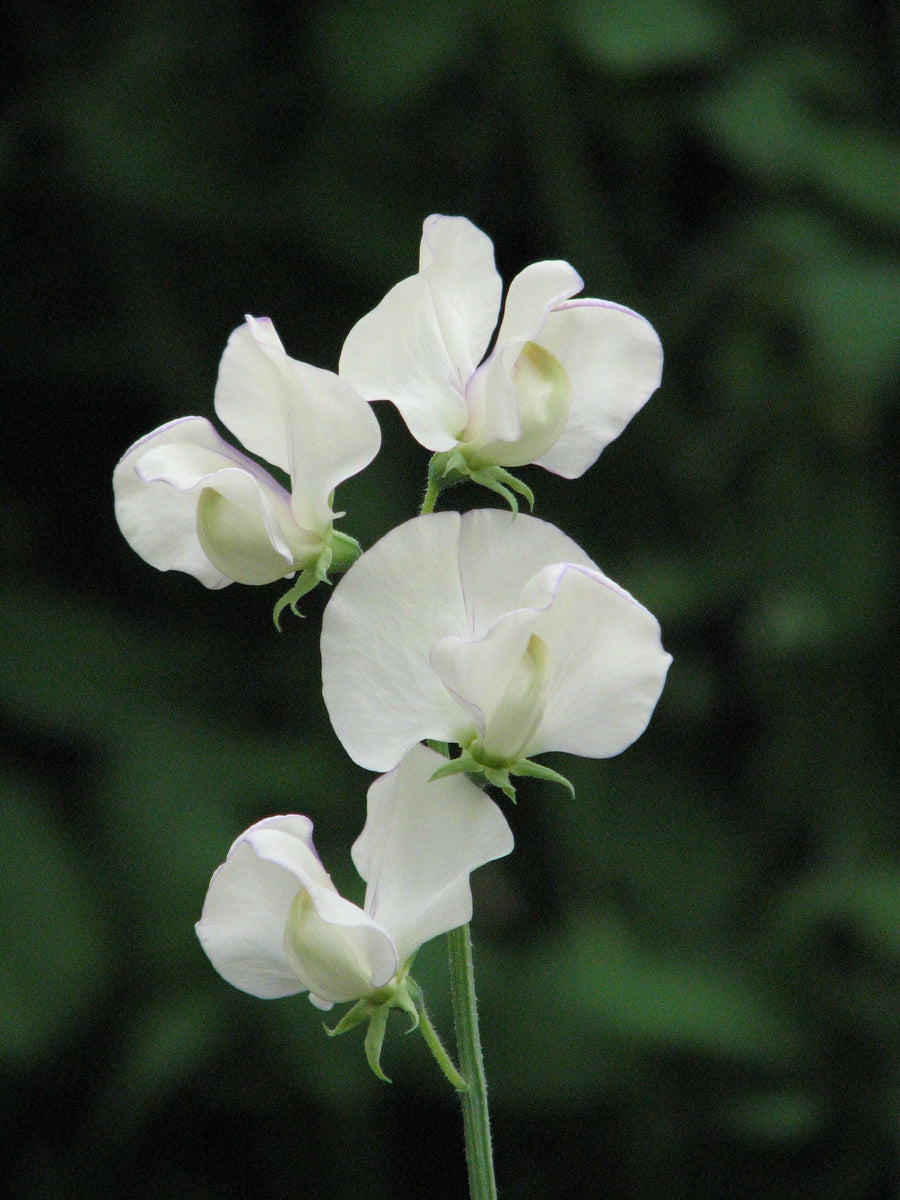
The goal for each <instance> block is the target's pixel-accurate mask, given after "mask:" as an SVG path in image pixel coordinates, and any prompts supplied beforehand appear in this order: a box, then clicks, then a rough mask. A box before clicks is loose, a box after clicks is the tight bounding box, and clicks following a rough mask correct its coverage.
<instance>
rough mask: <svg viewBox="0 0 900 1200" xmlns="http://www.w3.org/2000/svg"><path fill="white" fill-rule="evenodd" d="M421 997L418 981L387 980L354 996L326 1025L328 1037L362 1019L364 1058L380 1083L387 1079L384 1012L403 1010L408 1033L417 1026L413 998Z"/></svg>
mask: <svg viewBox="0 0 900 1200" xmlns="http://www.w3.org/2000/svg"><path fill="white" fill-rule="evenodd" d="M421 998H422V991H421V989H420V987H419V985H418V984H417V983H416V982H415V981H414V980H413V979H410V978H409V976H406V977H404V978H403V979H401V980H398V981H395V982H392V983H389V984H388V985H387V986H386V987H383V988H378V989H377V990H376V991H374V992H371V993H370V994H369V995H368V996H364V997H363V998H362V1000H357V1002H356V1003H355V1004H354V1005H353V1007H352V1008H351V1009H350V1011H349V1012H348V1013H345V1014H344V1016H343V1017H342V1018H341V1020H340V1021H338V1023H337V1025H335V1026H334V1028H333V1029H329V1027H328V1026H327V1025H326V1026H325V1032H326V1033H327V1034H328V1036H329V1037H338V1036H340V1034H342V1033H347V1032H349V1030H351V1029H355V1028H356V1026H357V1025H361V1024H362V1023H363V1021H368V1022H369V1028H368V1029H367V1030H366V1039H365V1050H366V1059H367V1060H368V1063H369V1066H370V1067H371V1068H372V1070H373V1072H374V1073H375V1074H376V1075H377V1076H378V1078H379V1079H381V1080H383V1082H384V1083H390V1082H391V1081H390V1079H389V1078H388V1077H387V1075H385V1073H384V1071H383V1070H382V1069H381V1048H382V1046H383V1045H384V1035H385V1033H386V1032H387V1019H388V1014H389V1013H390V1011H391V1009H392V1008H399V1009H400V1010H401V1012H405V1013H406V1014H407V1015H408V1016H409V1018H410V1024H409V1028H408V1029H407V1031H406V1032H407V1033H412V1031H413V1030H414V1029H418V1027H419V1011H418V1008H417V1002H418V1003H419V1004H421Z"/></svg>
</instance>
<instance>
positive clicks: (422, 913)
mask: <svg viewBox="0 0 900 1200" xmlns="http://www.w3.org/2000/svg"><path fill="white" fill-rule="evenodd" d="M445 761H446V760H445V759H443V758H442V757H441V756H440V755H439V754H435V753H434V752H433V751H432V750H428V749H426V748H425V747H424V746H414V747H413V748H412V749H411V750H410V752H409V754H407V755H406V757H405V758H404V759H403V760H402V762H401V763H400V764H399V766H397V767H396V769H395V770H393V771H391V772H390V773H389V774H387V775H383V776H382V777H381V778H380V779H377V780H376V781H375V782H374V783H373V784H372V786H371V787H370V788H369V799H368V817H367V820H366V825H365V828H364V829H363V831H362V833H361V834H360V836H359V838H358V839H357V840H356V843H355V844H354V846H353V861H354V863H355V864H356V868H357V870H358V871H359V873H360V875H361V876H362V877H363V879H365V880H366V881H367V882H368V887H367V888H366V901H365V907H366V910H367V912H369V913H370V914H371V915H372V917H373V918H374V919H375V920H377V921H378V922H379V924H380V925H382V926H383V927H384V928H385V929H387V930H388V932H389V933H390V934H391V937H392V938H393V940H394V944H395V945H396V947H397V953H398V957H399V960H400V962H401V964H402V963H404V962H406V960H407V959H408V958H409V957H410V955H411V954H413V953H414V951H415V950H417V949H418V947H419V946H421V945H422V944H423V943H424V942H426V941H428V940H429V939H430V938H433V937H437V935H438V934H441V933H446V932H447V930H449V929H455V928H456V926H458V925H463V924H465V923H466V921H468V920H469V919H470V918H471V916H472V894H471V891H470V889H469V873H470V872H471V871H473V870H475V868H476V867H480V866H482V865H483V864H484V863H486V862H490V861H492V860H493V859H495V858H501V857H502V856H503V855H505V854H509V852H510V851H511V850H512V848H513V837H512V833H511V831H510V829H509V826H508V825H507V823H506V820H505V818H504V817H503V814H502V813H501V812H500V810H499V808H497V806H496V805H495V804H494V802H493V801H492V800H490V799H489V798H488V797H487V796H486V795H485V794H484V792H482V791H481V789H480V788H478V787H476V786H475V785H474V784H473V783H471V782H470V781H469V780H468V779H466V778H465V777H464V776H462V775H454V776H451V777H449V778H447V779H438V780H435V781H434V782H433V783H430V782H429V779H430V777H431V775H432V774H433V773H434V771H435V770H436V769H437V768H438V767H439V766H440V765H441V764H442V763H444V762H445Z"/></svg>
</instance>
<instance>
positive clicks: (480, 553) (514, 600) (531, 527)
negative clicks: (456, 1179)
mask: <svg viewBox="0 0 900 1200" xmlns="http://www.w3.org/2000/svg"><path fill="white" fill-rule="evenodd" d="M559 562H570V563H581V564H583V565H584V566H586V567H596V564H595V563H594V562H593V561H592V560H591V559H590V558H589V557H588V555H587V554H585V552H584V551H583V550H582V549H581V547H580V546H579V545H578V543H577V542H573V541H572V539H571V538H570V537H567V536H566V534H564V533H563V532H562V531H561V530H560V529H557V528H556V526H555V525H551V524H550V523H549V521H541V520H539V519H538V518H537V517H529V516H526V515H525V514H522V513H520V514H519V515H518V516H514V514H513V513H510V512H504V511H503V510H502V509H498V508H485V509H474V510H473V511H471V512H467V513H465V514H464V515H463V517H462V519H461V523H460V533H459V570H460V575H461V579H462V588H463V595H464V597H465V605H466V632H464V633H461V634H460V635H459V636H464V637H468V638H469V639H470V640H474V639H476V638H482V637H484V635H485V634H486V633H487V632H488V631H489V629H490V628H491V626H492V625H493V624H494V622H495V621H496V620H497V619H498V618H499V617H501V616H503V614H504V613H507V612H509V611H510V610H511V609H514V608H523V607H526V605H525V604H524V602H522V600H521V592H522V589H523V588H524V586H525V584H526V583H527V582H528V581H529V580H530V579H531V578H532V577H533V576H534V575H536V574H537V573H538V571H540V570H541V569H542V568H543V567H546V566H549V564H551V563H559ZM446 632H447V633H454V632H456V631H455V630H449V629H448V630H446Z"/></svg>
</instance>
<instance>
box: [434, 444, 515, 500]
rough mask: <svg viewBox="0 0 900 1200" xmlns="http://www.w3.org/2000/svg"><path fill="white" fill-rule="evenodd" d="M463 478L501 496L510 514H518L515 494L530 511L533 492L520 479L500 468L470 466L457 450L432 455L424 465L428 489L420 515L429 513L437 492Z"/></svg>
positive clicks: (493, 466)
mask: <svg viewBox="0 0 900 1200" xmlns="http://www.w3.org/2000/svg"><path fill="white" fill-rule="evenodd" d="M464 479H470V480H471V481H472V483H477V484H479V485H480V486H481V487H486V488H488V490H489V491H492V492H494V493H496V495H498V496H502V497H503V499H504V500H505V501H506V503H507V504H508V505H509V507H510V508H511V509H512V511H513V512H514V513H518V511H519V503H518V501H517V500H516V494H518V495H519V496H522V497H523V498H524V499H525V500H527V501H528V507H529V509H530V510H531V511H532V512H534V492H532V490H531V488H530V487H528V485H527V484H524V483H523V482H522V481H521V479H517V478H516V476H515V475H513V474H511V473H510V472H509V471H507V470H506V469H505V468H504V467H498V466H496V465H487V466H483V467H479V466H474V467H473V466H472V464H471V463H469V461H468V460H467V459H466V456H465V454H464V453H463V451H462V450H460V449H459V448H458V447H455V448H454V449H453V450H443V451H440V452H439V453H437V454H433V455H432V457H431V462H430V463H429V464H428V489H427V491H426V493H425V501H424V503H423V505H422V512H423V513H427V512H433V511H434V504H435V501H436V500H437V497H438V493H439V492H441V491H442V490H443V489H444V488H445V487H451V486H452V485H453V484H454V483H460V482H461V481H462V480H464Z"/></svg>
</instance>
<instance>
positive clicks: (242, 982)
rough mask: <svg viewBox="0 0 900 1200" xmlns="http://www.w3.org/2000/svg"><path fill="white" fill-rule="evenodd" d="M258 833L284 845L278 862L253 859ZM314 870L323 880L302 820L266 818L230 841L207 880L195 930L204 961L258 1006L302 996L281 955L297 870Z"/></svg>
mask: <svg viewBox="0 0 900 1200" xmlns="http://www.w3.org/2000/svg"><path fill="white" fill-rule="evenodd" d="M265 831H273V832H276V833H277V834H279V835H280V837H281V838H282V839H283V840H285V841H286V844H287V847H288V848H287V850H286V852H285V854H283V855H282V861H280V862H272V861H269V860H267V859H265V858H263V857H260V855H259V854H258V852H257V850H256V848H255V847H254V845H253V844H252V839H253V838H254V836H255V835H256V834H258V833H261V832H265ZM285 858H287V859H288V861H289V862H290V864H291V865H290V866H285V862H284V860H285ZM316 864H318V870H319V872H321V874H323V875H324V868H322V866H321V863H319V862H318V859H317V858H316V855H315V850H314V849H313V844H312V822H311V821H309V820H308V819H307V818H306V817H300V816H283V817H269V818H267V819H266V820H264V821H260V822H258V823H257V824H256V825H253V826H251V828H250V829H248V830H247V831H246V832H245V833H243V834H241V836H240V837H239V838H238V839H237V841H235V843H234V845H233V846H232V847H231V849H230V850H229V851H228V857H227V858H226V860H225V862H224V863H223V864H222V865H221V866H220V867H219V868H218V870H217V871H216V872H215V874H214V875H213V877H212V881H211V882H210V885H209V891H208V892H207V894H206V900H205V902H204V904H203V913H202V915H201V917H200V920H199V921H198V922H197V924H196V927H195V928H196V931H197V937H198V938H199V939H200V943H201V945H202V946H203V949H204V950H205V951H206V954H207V955H208V957H209V959H210V962H211V963H212V964H213V966H214V967H215V968H216V970H217V971H218V972H219V974H220V975H221V976H222V978H223V979H225V980H226V981H227V982H228V983H230V984H232V985H233V986H234V987H237V988H240V989H241V991H244V992H249V993H250V995H251V996H259V997H260V998H261V999H263V1000H269V999H275V998H276V997H279V996H291V995H294V994H295V993H296V992H302V991H303V990H304V984H303V983H302V982H301V980H300V979H298V977H297V974H296V972H295V971H294V970H293V968H292V967H291V966H290V964H289V963H288V960H287V957H286V955H285V952H284V926H285V921H286V920H287V916H288V913H289V911H290V908H291V905H292V903H293V902H294V898H295V896H296V895H297V893H298V891H299V890H300V888H301V887H302V883H301V879H300V876H299V874H298V869H299V872H300V874H304V873H309V872H312V873H314V874H317V875H318V872H316ZM325 878H327V875H326V876H325Z"/></svg>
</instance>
